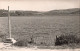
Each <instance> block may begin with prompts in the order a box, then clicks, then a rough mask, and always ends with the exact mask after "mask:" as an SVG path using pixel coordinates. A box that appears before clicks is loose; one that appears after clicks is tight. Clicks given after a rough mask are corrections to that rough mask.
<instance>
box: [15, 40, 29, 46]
mask: <svg viewBox="0 0 80 51" xmlns="http://www.w3.org/2000/svg"><path fill="white" fill-rule="evenodd" d="M14 45H15V46H27V45H28V41H27V40H20V41H17V42H16V43H15V44H14Z"/></svg>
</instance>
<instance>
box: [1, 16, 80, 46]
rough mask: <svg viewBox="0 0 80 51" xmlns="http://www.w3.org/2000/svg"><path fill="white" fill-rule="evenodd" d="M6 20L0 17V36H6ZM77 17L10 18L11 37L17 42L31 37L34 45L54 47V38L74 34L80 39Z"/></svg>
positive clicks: (79, 24) (79, 25) (79, 26)
mask: <svg viewBox="0 0 80 51" xmlns="http://www.w3.org/2000/svg"><path fill="white" fill-rule="evenodd" d="M7 19H8V18H7V17H0V35H6V37H8V36H9V34H8V20H7ZM79 20H80V17H79V16H44V17H34V16H33V17H27V16H26V17H11V29H12V37H13V38H15V39H16V40H17V41H19V40H21V39H27V40H28V41H30V40H31V39H30V38H31V37H32V38H33V39H34V41H35V43H37V44H38V45H39V44H41V43H42V44H44V45H54V40H55V38H56V36H60V35H62V34H76V35H77V36H78V37H80V23H79Z"/></svg>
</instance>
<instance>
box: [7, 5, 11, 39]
mask: <svg viewBox="0 0 80 51" xmlns="http://www.w3.org/2000/svg"><path fill="white" fill-rule="evenodd" d="M8 31H9V38H11V23H10V11H9V6H8Z"/></svg>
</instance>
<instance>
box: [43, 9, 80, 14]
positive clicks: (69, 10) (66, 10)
mask: <svg viewBox="0 0 80 51" xmlns="http://www.w3.org/2000/svg"><path fill="white" fill-rule="evenodd" d="M43 14H44V15H79V14H80V8H74V9H64V10H51V11H48V12H45V13H43Z"/></svg>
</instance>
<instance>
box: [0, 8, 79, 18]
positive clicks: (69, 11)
mask: <svg viewBox="0 0 80 51" xmlns="http://www.w3.org/2000/svg"><path fill="white" fill-rule="evenodd" d="M79 14H80V8H73V9H64V10H51V11H47V12H39V11H22V10H11V11H10V15H11V16H46V15H47V16H48V15H49V16H53V15H79ZM7 15H8V14H7V10H4V9H0V17H3V16H7Z"/></svg>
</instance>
